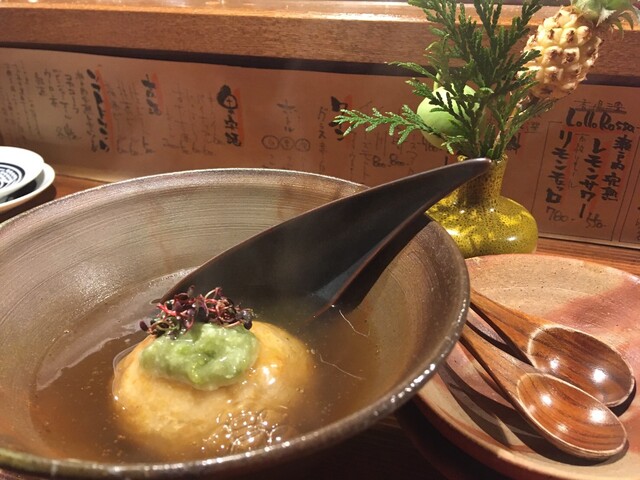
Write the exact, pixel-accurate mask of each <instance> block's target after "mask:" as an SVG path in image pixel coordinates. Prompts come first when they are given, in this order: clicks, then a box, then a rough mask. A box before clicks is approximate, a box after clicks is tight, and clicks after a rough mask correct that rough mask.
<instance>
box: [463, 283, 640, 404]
mask: <svg viewBox="0 0 640 480" xmlns="http://www.w3.org/2000/svg"><path fill="white" fill-rule="evenodd" d="M471 303H472V305H474V306H475V307H476V308H477V309H479V310H480V311H481V312H482V313H484V315H485V316H484V318H485V320H487V322H488V323H489V324H490V325H491V326H492V327H493V328H494V329H495V330H496V331H497V332H498V333H499V334H500V335H501V336H503V337H504V339H505V340H506V341H507V342H508V343H509V344H510V345H511V346H512V347H514V348H516V349H517V350H518V351H520V352H521V353H522V354H523V355H524V356H525V357H526V358H527V359H528V360H529V361H530V362H531V364H532V365H533V366H534V367H536V368H537V369H538V370H541V371H543V372H547V373H551V374H553V375H555V376H557V377H560V378H563V379H565V380H567V381H568V382H571V383H573V384H574V385H576V386H577V387H579V388H581V389H582V390H584V391H586V392H587V393H589V394H591V395H593V396H594V397H596V398H597V399H598V400H600V401H601V402H602V403H604V404H605V405H608V406H616V405H620V404H622V403H623V402H624V401H625V400H627V398H629V395H631V392H632V391H633V387H634V385H635V378H634V375H633V371H632V369H631V366H630V365H629V363H628V362H627V361H626V360H625V359H624V358H623V357H622V356H621V355H620V354H619V353H618V352H617V351H616V350H614V349H613V348H612V347H610V346H609V345H607V344H606V343H604V342H602V341H601V340H598V339H597V338H596V337H594V336H592V335H589V334H587V333H585V332H582V331H580V330H576V329H573V328H570V327H566V326H562V325H558V324H554V323H552V322H550V321H548V320H545V319H543V318H540V317H536V316H534V315H529V314H527V313H524V312H521V311H518V310H515V309H512V308H509V307H506V306H504V305H500V304H498V303H497V302H495V301H493V300H491V299H489V298H488V297H486V296H484V295H482V294H481V293H479V292H477V291H475V290H473V289H472V290H471Z"/></svg>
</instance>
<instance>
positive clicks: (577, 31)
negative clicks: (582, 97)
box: [525, 0, 640, 101]
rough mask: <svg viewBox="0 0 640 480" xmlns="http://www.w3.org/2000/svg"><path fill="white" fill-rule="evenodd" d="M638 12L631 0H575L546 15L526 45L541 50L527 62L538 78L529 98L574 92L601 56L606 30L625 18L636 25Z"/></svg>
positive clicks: (527, 48)
mask: <svg viewBox="0 0 640 480" xmlns="http://www.w3.org/2000/svg"><path fill="white" fill-rule="evenodd" d="M639 12H640V11H639V10H638V9H637V8H636V7H635V6H634V5H633V3H632V2H631V1H629V0H572V2H571V5H569V6H566V7H562V8H560V9H559V10H558V12H557V13H556V14H555V15H554V16H552V17H549V18H547V19H545V20H544V22H543V23H542V24H541V25H540V26H539V27H538V30H537V32H536V33H535V34H534V35H532V36H531V37H530V38H529V41H528V42H527V45H526V47H525V50H529V51H532V50H536V51H538V52H539V53H540V55H539V56H538V57H536V58H534V59H532V60H530V61H529V62H528V63H527V64H526V65H525V68H527V69H528V70H529V71H532V72H534V73H535V79H536V80H537V81H538V84H537V85H535V86H534V87H533V88H532V89H531V92H530V97H531V98H530V100H533V101H535V100H534V99H547V98H549V99H554V100H555V99H559V98H562V97H564V96H565V95H568V94H569V93H571V92H573V91H574V90H575V89H576V87H577V86H578V84H579V83H580V82H582V81H583V80H584V79H585V78H586V76H587V72H588V71H589V69H590V68H591V67H592V66H593V64H594V63H595V61H596V59H597V58H598V49H599V47H600V45H601V44H602V42H603V40H604V39H603V37H604V36H605V34H607V33H609V32H610V31H611V30H612V29H613V28H614V27H617V28H619V29H622V21H623V20H626V21H627V22H628V23H629V25H631V26H632V27H633V24H634V19H635V20H638V19H639V18H640V15H639Z"/></svg>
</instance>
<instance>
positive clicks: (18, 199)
mask: <svg viewBox="0 0 640 480" xmlns="http://www.w3.org/2000/svg"><path fill="white" fill-rule="evenodd" d="M55 176H56V174H55V172H54V170H53V168H51V166H49V165H47V164H46V163H45V162H44V160H43V159H42V157H41V156H40V155H38V154H37V153H35V152H32V151H31V150H26V149H24V148H18V147H2V146H0V212H5V211H7V210H10V209H12V208H14V207H17V206H18V205H21V204H23V203H24V202H26V201H27V200H30V199H31V198H33V197H35V196H36V195H38V194H39V193H40V192H42V191H43V190H45V189H46V188H47V187H48V186H49V185H51V183H52V182H53V179H54V178H55Z"/></svg>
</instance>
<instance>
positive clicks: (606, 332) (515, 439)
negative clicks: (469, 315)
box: [416, 255, 640, 480]
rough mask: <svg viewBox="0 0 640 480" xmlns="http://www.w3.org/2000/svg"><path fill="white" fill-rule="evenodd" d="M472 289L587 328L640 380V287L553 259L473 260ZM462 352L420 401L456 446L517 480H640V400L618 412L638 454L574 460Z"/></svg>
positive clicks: (627, 278)
mask: <svg viewBox="0 0 640 480" xmlns="http://www.w3.org/2000/svg"><path fill="white" fill-rule="evenodd" d="M467 266H468V268H469V275H470V277H471V284H472V285H473V286H474V287H475V288H476V289H478V290H479V291H481V292H482V293H484V294H485V295H487V296H489V297H491V298H494V299H496V300H498V301H500V302H502V303H504V304H506V305H510V306H512V307H516V308H518V309H521V310H523V311H525V312H529V313H532V314H535V315H539V316H543V317H545V318H552V319H554V320H555V321H557V322H558V323H562V324H566V325H569V326H572V327H574V328H579V329H583V330H585V331H587V332H589V333H592V334H594V335H596V336H598V337H599V338H601V339H602V340H604V341H606V342H608V343H610V344H611V345H612V346H614V348H617V349H618V350H619V351H620V352H621V353H622V354H623V355H624V356H625V358H626V359H627V361H628V362H629V363H630V364H631V366H632V368H633V369H634V372H635V373H636V376H637V375H638V374H639V373H640V278H639V277H636V276H634V275H631V274H629V273H626V272H623V271H621V270H617V269H614V268H610V267H606V266H603V265H599V264H596V263H591V262H585V261H582V260H574V259H569V258H565V257H559V256H551V255H496V256H487V257H477V258H472V259H469V260H467ZM476 366H477V364H476V362H475V360H473V359H472V358H471V356H470V355H469V354H468V353H467V352H466V350H464V349H463V348H462V347H460V346H459V345H457V346H456V347H455V348H454V350H453V352H452V353H451V355H450V356H449V358H448V360H447V362H446V364H444V365H442V366H441V367H440V369H439V372H438V375H436V376H435V377H434V378H433V379H431V381H430V382H429V383H428V384H427V385H426V386H425V387H424V388H423V389H422V390H421V391H420V392H419V394H418V395H417V397H416V402H417V403H418V405H419V406H420V408H421V410H422V412H423V413H424V414H425V415H426V416H427V418H428V419H429V420H430V421H431V422H432V423H433V424H434V425H435V426H436V428H437V429H438V430H439V431H440V432H441V433H442V434H443V435H444V436H445V437H447V438H448V439H449V440H451V441H452V442H453V443H455V444H456V445H457V446H459V447H460V448H462V449H463V450H464V451H466V452H467V453H469V454H470V455H471V456H473V457H475V458H476V459H477V460H479V461H481V462H482V463H484V464H486V465H488V466H490V467H491V468H493V469H495V470H497V471H498V472H500V473H503V474H505V475H508V476H512V477H517V478H527V479H542V478H545V479H547V478H554V479H584V480H591V479H593V480H606V479H616V480H620V479H622V478H625V479H632V478H636V479H638V478H640V398H639V397H638V396H637V395H636V393H635V392H634V394H633V396H632V397H631V399H630V400H629V401H628V402H627V403H626V404H625V405H622V406H620V407H616V409H615V410H614V411H615V412H616V413H617V414H618V415H619V416H620V419H621V420H622V422H623V423H624V425H625V427H626V429H627V432H628V435H629V445H628V448H627V449H626V451H625V452H623V453H622V454H620V455H619V456H617V457H614V458H610V459H608V460H606V461H600V462H592V461H585V460H581V459H576V458H573V457H570V456H568V455H566V454H564V453H562V452H560V451H559V450H557V449H555V448H554V447H552V446H550V445H549V444H548V443H547V442H545V441H544V440H543V439H542V438H541V437H540V436H539V435H537V434H536V433H535V431H534V430H533V429H532V428H531V427H529V425H528V424H527V423H526V422H525V421H524V420H522V419H521V418H520V416H519V415H518V414H517V413H516V412H515V410H514V409H513V408H512V407H511V406H510V405H509V404H508V403H507V402H506V401H505V400H503V399H502V397H501V396H500V395H499V394H498V393H497V392H496V390H495V387H494V385H493V382H492V381H491V380H490V379H489V378H488V376H487V375H486V374H484V372H483V373H478V370H476Z"/></svg>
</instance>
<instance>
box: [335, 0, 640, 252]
mask: <svg viewBox="0 0 640 480" xmlns="http://www.w3.org/2000/svg"><path fill="white" fill-rule="evenodd" d="M408 1H409V3H410V4H411V5H414V6H416V7H419V8H421V9H422V10H423V11H424V13H425V15H426V18H427V20H428V21H429V22H430V24H431V32H432V34H433V35H434V36H435V37H436V41H434V42H433V43H432V44H431V45H429V46H428V47H427V48H426V50H425V58H426V62H427V64H428V68H425V67H423V66H421V65H418V64H415V63H405V62H397V63H396V65H399V66H402V67H405V68H407V69H409V70H412V71H414V72H416V73H418V74H419V75H420V76H421V78H413V79H411V80H409V81H408V82H407V83H408V84H409V85H410V86H411V87H412V88H413V92H414V94H416V95H417V96H419V97H423V99H422V101H421V102H420V104H419V105H418V106H417V108H412V107H409V106H407V105H404V106H403V107H402V110H401V112H400V113H395V112H380V111H379V110H377V109H375V108H374V109H373V110H372V113H371V114H367V113H363V112H359V111H351V110H343V111H342V112H341V114H340V115H338V116H337V117H336V118H335V121H336V122H337V123H339V124H343V123H347V124H349V126H348V128H347V129H346V131H345V134H348V133H349V132H351V131H352V130H353V129H354V128H357V127H361V126H365V127H366V130H367V131H370V130H372V129H374V128H376V127H378V126H383V125H384V126H387V127H388V129H389V134H390V135H397V138H398V140H397V141H398V144H401V143H402V142H403V141H405V140H406V138H407V137H408V135H409V134H411V132H413V131H416V130H417V131H421V132H422V134H423V135H424V136H425V138H426V140H427V141H428V142H430V143H431V144H432V145H434V146H436V147H438V148H441V149H443V150H446V151H447V152H448V153H449V154H453V155H456V156H457V157H458V158H459V159H460V160H461V161H464V159H466V158H476V157H486V158H489V159H491V160H492V167H491V168H490V169H489V172H488V173H486V174H484V175H481V176H480V177H478V178H476V179H473V180H471V181H470V182H468V183H467V184H465V185H463V186H462V187H461V188H460V189H458V190H456V191H455V192H453V193H452V194H451V195H450V196H448V197H446V198H445V199H443V200H442V201H440V202H439V203H438V204H436V205H434V206H433V207H432V208H431V209H430V210H429V212H428V213H429V215H430V216H431V217H432V218H434V219H435V220H436V221H438V222H439V223H440V224H441V225H442V226H443V227H445V229H446V230H447V231H448V232H449V234H451V236H452V237H453V239H454V241H455V242H456V243H457V245H458V247H459V248H460V250H461V252H462V254H463V256H465V257H471V256H477V255H487V254H496V253H515V252H531V251H533V250H535V248H536V243H537V238H538V229H537V223H536V221H535V219H534V218H533V217H532V216H531V214H530V213H529V212H528V211H527V210H526V209H525V208H524V207H523V206H522V205H519V204H518V203H517V202H514V201H513V200H511V199H509V198H506V197H504V196H502V195H501V194H500V190H501V187H502V176H503V174H504V171H505V168H506V164H507V159H508V157H507V149H508V146H509V142H510V141H511V140H512V139H513V137H514V136H515V135H516V134H517V133H518V132H519V130H520V129H521V127H522V126H523V125H524V124H525V123H526V122H527V121H529V120H531V119H532V118H533V117H535V116H538V115H540V114H541V113H543V112H545V111H547V110H548V109H550V108H551V107H552V106H553V105H554V103H555V102H556V101H557V100H558V99H559V98H562V97H563V96H565V95H567V94H569V93H571V92H572V91H573V90H574V89H575V88H576V87H577V86H578V84H579V83H580V82H581V81H582V80H584V79H585V77H586V75H587V72H588V70H589V68H590V67H591V66H593V64H594V63H595V61H596V58H597V56H598V48H599V46H600V44H601V43H602V41H603V40H602V37H603V35H605V34H607V33H608V32H610V31H611V30H612V29H613V28H615V27H617V28H620V29H621V28H622V22H623V21H626V22H628V23H629V24H630V25H631V26H632V27H633V24H634V20H638V19H639V18H640V15H639V11H638V9H637V8H635V7H634V6H633V3H632V1H631V0H571V2H572V3H571V5H570V6H565V7H561V8H560V9H559V10H558V12H557V13H556V14H555V15H554V16H552V17H550V18H547V19H546V20H544V22H543V23H542V25H540V26H539V28H538V30H537V32H536V33H534V34H533V35H531V32H530V29H529V28H528V24H529V22H530V21H531V19H532V18H533V16H534V15H535V14H536V13H537V12H538V11H539V10H540V8H541V6H542V0H523V2H522V6H521V9H520V13H521V14H520V16H519V17H514V18H512V19H511V22H510V24H506V23H505V22H501V21H500V15H501V12H502V1H503V0H473V7H472V8H470V5H468V4H467V5H466V6H465V5H464V4H462V3H459V0H408ZM467 10H473V11H474V14H475V18H477V19H478V20H479V21H478V20H476V19H475V18H474V17H473V16H471V15H469V14H468V13H467ZM529 35H531V37H529ZM528 37H529V41H528V42H527V43H526V46H525V48H524V49H519V45H522V44H523V43H525V40H526V39H527V38H528ZM518 49H519V51H517V50H518ZM424 79H426V80H427V81H426V82H425V81H424Z"/></svg>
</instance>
